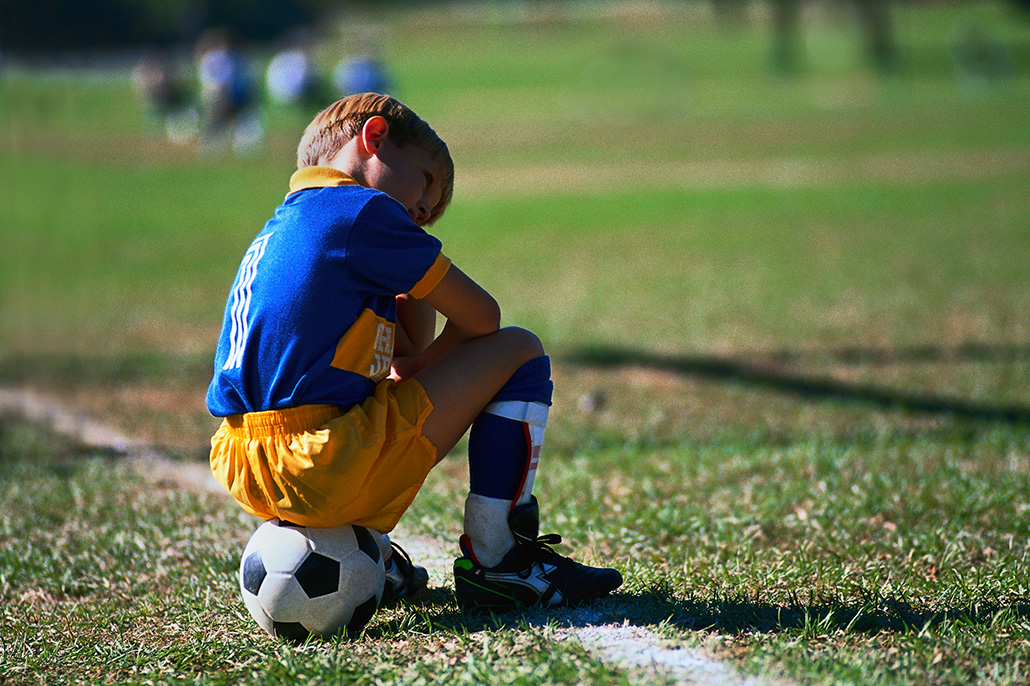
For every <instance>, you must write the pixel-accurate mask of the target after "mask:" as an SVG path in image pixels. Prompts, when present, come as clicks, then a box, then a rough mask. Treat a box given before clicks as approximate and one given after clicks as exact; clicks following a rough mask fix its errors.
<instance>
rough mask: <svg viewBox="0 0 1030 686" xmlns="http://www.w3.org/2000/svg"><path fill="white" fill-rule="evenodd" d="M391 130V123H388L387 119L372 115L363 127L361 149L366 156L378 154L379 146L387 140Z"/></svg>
mask: <svg viewBox="0 0 1030 686" xmlns="http://www.w3.org/2000/svg"><path fill="white" fill-rule="evenodd" d="M389 130H390V125H389V124H387V122H386V119H385V118H383V117H381V116H379V115H376V116H374V117H370V118H369V119H368V121H366V122H365V125H364V126H362V127H361V150H362V152H364V153H365V155H366V156H368V157H372V156H373V155H376V154H378V152H379V146H381V145H382V144H383V141H385V140H386V134H387V133H388V132H389Z"/></svg>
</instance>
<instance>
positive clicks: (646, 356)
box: [561, 345, 1030, 424]
mask: <svg viewBox="0 0 1030 686" xmlns="http://www.w3.org/2000/svg"><path fill="white" fill-rule="evenodd" d="M561 359H562V360H563V361H564V362H566V363H569V364H571V365H576V366H583V367H594V368H617V367H629V366H635V367H644V368H650V369H658V370H661V371H666V372H673V373H676V374H680V375H681V376H686V377H694V378H701V379H714V380H717V381H726V382H728V383H735V384H739V385H742V386H751V387H759V388H766V389H769V390H772V391H776V392H779V393H787V394H790V395H794V396H798V397H801V398H805V399H810V400H826V401H832V402H841V403H861V404H865V405H870V406H874V407H878V408H881V409H885V410H895V411H903V412H911V413H917V414H935V415H947V416H951V417H956V418H961V419H968V420H975V421H984V422H999V423H1006V424H1028V423H1030V406H1026V405H993V404H989V403H977V402H970V401H967V400H963V399H961V398H955V397H946V396H936V395H928V394H918V393H906V392H904V391H899V390H894V389H888V388H883V387H880V386H875V385H872V384H848V383H844V382H842V381H839V380H836V379H831V378H828V377H818V376H806V375H802V374H792V373H786V372H783V371H781V370H776V369H773V368H771V367H772V366H773V365H775V364H785V363H797V362H804V361H806V360H812V359H820V360H830V361H833V362H836V363H839V364H867V365H873V366H875V365H878V364H888V363H890V364H894V363H901V362H922V363H946V362H951V363H955V362H1027V361H1030V346H985V345H966V346H960V347H958V348H953V349H950V348H942V347H934V346H923V347H916V348H908V349H901V350H897V351H891V350H879V349H868V348H857V347H856V348H843V349H841V350H838V351H834V352H831V353H794V352H781V353H777V354H773V355H770V356H768V357H766V358H765V359H766V360H768V361H769V362H771V363H772V364H765V365H762V364H756V363H752V362H748V361H744V360H740V359H736V358H732V357H719V356H714V355H663V354H660V353H655V352H651V351H648V350H634V349H630V348H623V347H618V346H593V347H586V348H581V349H579V350H575V351H572V352H571V353H569V354H566V355H564V356H562V358H561Z"/></svg>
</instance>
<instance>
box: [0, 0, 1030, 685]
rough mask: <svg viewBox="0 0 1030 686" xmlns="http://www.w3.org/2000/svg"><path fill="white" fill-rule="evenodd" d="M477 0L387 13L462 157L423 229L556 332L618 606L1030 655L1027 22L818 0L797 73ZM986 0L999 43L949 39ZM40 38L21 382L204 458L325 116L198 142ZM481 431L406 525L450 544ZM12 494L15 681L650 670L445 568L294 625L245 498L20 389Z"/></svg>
mask: <svg viewBox="0 0 1030 686" xmlns="http://www.w3.org/2000/svg"><path fill="white" fill-rule="evenodd" d="M487 7H488V8H489V7H493V8H494V9H493V10H483V11H481V12H478V13H476V12H467V11H466V12H463V13H457V12H456V11H455V10H448V9H436V10H417V11H416V10H412V11H410V12H408V13H406V14H404V15H398V16H388V17H383V18H381V19H382V21H381V22H380V23H379V30H380V31H381V35H382V36H383V38H384V41H385V44H386V47H387V54H388V55H389V58H390V63H391V66H392V68H393V70H394V74H395V78H396V84H397V94H398V95H399V96H400V97H401V99H403V100H405V101H406V102H408V103H409V104H410V105H412V107H413V108H414V109H415V110H416V111H418V112H419V113H420V114H421V115H423V116H424V117H425V118H426V119H427V120H429V121H430V122H431V123H432V124H433V125H434V126H435V128H436V129H437V130H438V132H440V133H441V135H442V136H443V137H444V138H445V139H446V140H447V141H448V142H449V143H450V146H451V149H452V153H453V155H454V157H455V160H456V163H457V165H458V180H457V186H456V194H455V202H454V205H453V207H452V208H451V210H450V211H449V213H448V215H447V217H446V218H445V219H444V220H443V221H442V222H441V223H440V224H439V225H438V226H437V227H436V229H435V233H437V234H438V235H439V236H440V237H441V238H442V240H443V241H444V243H445V250H446V252H447V254H448V255H450V256H451V257H452V258H453V259H454V260H455V262H456V263H458V264H460V265H461V266H462V267H463V268H464V269H465V270H466V271H468V272H469V273H471V274H472V275H473V276H475V277H476V278H477V279H478V280H479V281H481V282H482V283H483V284H484V285H485V286H486V287H487V288H488V289H489V290H490V291H491V292H493V293H494V294H495V295H496V297H497V298H498V300H499V301H500V303H501V305H502V308H503V309H504V311H505V320H506V323H509V324H519V325H523V326H527V327H529V328H531V329H533V330H535V331H537V332H538V333H539V334H540V335H541V337H542V339H543V340H544V341H545V344H546V345H547V347H548V349H549V352H550V354H551V355H552V358H553V360H554V368H555V381H556V403H555V407H554V409H553V412H552V415H551V417H552V419H551V423H550V425H549V428H548V443H547V448H546V456H545V463H544V465H543V466H542V469H541V472H540V475H539V476H538V481H537V483H538V488H537V492H538V495H539V496H540V498H541V502H542V506H543V515H544V523H543V526H544V528H545V529H546V530H547V531H550V530H552V529H553V530H555V531H558V532H559V533H561V534H562V536H563V537H564V539H565V541H566V543H568V544H569V547H568V548H567V549H564V548H563V549H564V550H565V551H566V552H568V551H573V552H574V553H575V554H576V556H577V557H579V558H581V559H583V560H584V561H587V562H599V561H605V562H608V563H611V564H614V565H615V566H618V567H619V568H620V569H622V570H623V572H624V575H625V577H626V580H627V581H626V584H625V586H624V587H623V588H622V589H620V591H619V593H617V594H616V595H615V596H613V597H612V598H610V599H606V600H604V601H602V602H599V603H597V605H596V607H595V608H594V609H595V610H596V616H597V617H598V620H597V621H598V622H610V623H615V624H621V623H623V622H626V623H628V624H629V625H631V626H639V627H647V628H649V629H651V630H653V631H655V632H656V633H658V634H659V635H661V636H662V637H663V638H664V639H665V640H666V641H667V642H668V643H669V645H674V646H675V645H682V646H702V647H704V648H706V649H708V650H711V651H713V652H714V653H715V654H717V655H718V656H720V657H721V658H723V659H725V660H727V661H729V662H730V663H731V664H733V665H735V666H736V667H737V668H739V669H740V670H742V671H743V672H745V673H749V674H765V675H768V674H773V675H779V676H782V677H784V678H787V679H789V680H791V681H793V682H794V683H799V684H824V683H825V684H830V683H852V684H870V683H876V684H965V683H982V684H1021V683H1027V682H1028V681H1030V557H1028V554H1027V545H1028V538H1030V533H1028V532H1030V478H1028V473H1030V434H1028V431H1027V427H1028V424H1030V401H1028V400H1027V397H1028V394H1030V318H1028V317H1027V313H1028V312H1030V271H1028V269H1027V264H1028V257H1030V105H1028V103H1030V20H1027V19H1023V20H1019V18H1018V17H1015V16H1014V15H1013V14H1012V12H1011V10H1010V9H1009V7H1008V6H1007V5H997V4H993V3H989V2H983V3H969V4H960V3H955V4H935V5H926V6H914V7H899V8H898V9H897V12H896V15H895V19H896V25H895V30H896V35H897V40H898V44H899V50H900V69H899V71H898V73H896V74H892V75H889V76H877V75H876V74H875V73H873V72H872V71H870V70H869V69H867V68H865V66H864V65H863V64H862V62H861V60H860V46H859V42H858V40H857V36H856V35H855V34H854V32H853V31H852V29H851V28H849V25H848V24H847V23H846V22H843V23H842V22H841V21H840V20H839V19H835V18H834V17H832V16H821V15H820V16H813V17H811V18H810V20H809V22H808V23H807V24H806V34H805V35H806V38H805V47H806V49H807V50H808V55H809V56H810V63H809V65H808V66H807V68H806V69H805V71H804V73H803V74H802V75H800V76H798V77H795V78H786V77H780V76H777V75H775V74H773V73H772V72H771V71H770V70H769V69H768V66H767V65H768V60H767V54H768V45H769V38H768V36H767V35H766V34H765V32H764V31H759V30H757V29H747V28H743V29H740V30H739V31H738V32H735V33H725V32H719V31H716V30H714V29H713V27H712V25H711V21H710V18H709V17H708V16H707V14H706V13H705V11H704V10H703V7H702V6H701V5H697V6H694V5H690V4H686V5H682V4H671V3H670V4H661V3H634V4H632V5H626V4H622V5H616V4H611V5H609V4H604V3H587V4H582V5H580V4H566V5H557V4H556V5H553V6H551V5H544V6H543V7H545V8H549V9H548V11H545V12H543V14H542V16H539V17H537V18H535V19H529V18H527V17H526V16H524V15H522V14H519V13H517V12H515V11H512V10H501V9H498V8H497V6H487ZM969 27H979V28H980V29H982V30H984V31H986V32H988V33H989V34H990V35H993V36H994V37H995V39H996V41H997V42H998V44H1000V45H1002V46H1004V47H1005V48H1006V50H1007V55H1008V58H1009V62H1008V65H1009V66H1008V74H1007V76H1004V77H997V78H992V79H981V78H976V77H975V76H973V75H970V74H968V73H963V72H962V71H961V70H960V69H959V68H958V65H957V63H956V59H955V56H954V47H955V45H956V43H957V41H959V40H960V39H961V37H962V36H964V35H967V31H968V29H969ZM455 31H457V32H458V33H459V34H460V36H461V40H460V41H455V40H454V35H455V33H454V32H455ZM322 57H323V58H324V60H325V61H326V64H329V63H331V61H333V60H334V59H335V58H336V57H338V55H335V54H334V53H333V51H332V49H331V48H330V47H326V48H325V52H324V54H323V55H322ZM39 77H40V75H39V74H38V73H37V72H34V71H32V70H29V69H24V68H11V69H8V70H7V71H4V72H0V122H2V124H0V182H2V183H0V239H2V241H3V244H4V246H5V247H4V249H2V250H0V384H2V385H3V386H6V387H30V388H33V389H35V390H38V391H41V392H45V393H50V394H52V395H53V396H54V397H55V398H59V399H60V400H61V401H62V402H65V403H69V404H73V405H75V406H77V407H78V408H80V409H81V410H82V411H83V412H86V413H89V414H90V415H91V416H93V417H96V418H98V419H99V420H101V421H104V422H108V423H111V424H113V425H115V426H117V427H118V428H119V429H120V430H121V431H123V432H126V433H129V434H131V435H134V436H139V437H141V439H143V440H146V441H148V442H151V443H153V444H154V445H155V446H157V447H158V448H159V449H160V450H161V451H162V452H163V453H165V454H167V455H170V456H173V457H174V458H175V459H177V460H181V461H183V462H186V463H191V464H192V463H197V462H201V461H203V460H204V458H205V456H206V441H207V438H208V436H209V435H210V433H211V432H212V431H213V429H214V426H215V422H214V421H213V420H212V419H211V418H210V417H209V416H208V415H207V413H206V411H205V409H204V405H203V395H204V391H205V385H206V382H207V380H208V377H209V374H210V360H211V357H212V355H213V349H214V344H215V340H216V338H217V334H218V326H219V324H220V321H221V311H222V307H223V304H224V299H225V296H226V293H227V291H228V288H229V285H230V280H231V278H232V275H233V273H234V271H235V268H236V265H237V263H238V261H239V258H240V256H241V255H242V253H243V251H244V250H245V249H246V247H247V245H248V243H249V242H250V239H251V238H252V236H253V234H254V233H256V231H257V230H258V228H259V227H260V226H261V224H262V223H263V222H264V221H265V219H266V218H267V216H268V214H269V213H270V212H271V210H272V209H273V208H274V206H275V205H276V204H277V203H278V202H279V200H280V199H281V197H282V195H283V194H284V192H285V189H286V181H287V178H288V175H289V174H290V172H291V171H292V162H291V161H292V159H293V149H294V147H295V145H296V140H297V138H298V136H299V132H300V130H301V129H302V128H303V126H304V124H305V123H306V121H307V119H308V118H309V116H310V114H311V113H297V112H285V111H270V112H268V113H267V117H266V126H267V140H266V142H265V146H264V149H263V150H262V151H261V152H259V153H257V154H254V155H251V156H247V157H233V156H224V157H200V158H198V156H197V155H196V154H195V152H194V151H192V150H189V149H183V148H178V147H175V146H173V145H171V144H169V143H167V142H165V140H164V139H163V137H162V135H161V133H160V131H159V130H158V129H157V128H156V127H155V125H154V124H153V123H152V122H148V121H147V120H146V118H145V117H144V116H143V114H142V113H141V112H140V110H139V108H138V107H137V106H136V104H135V103H134V102H133V99H132V93H131V89H130V87H129V83H128V80H127V78H126V74H124V73H121V72H119V73H117V74H113V75H112V74H96V73H81V72H68V71H56V72H53V73H47V74H44V75H42V77H41V78H39ZM459 452H460V450H459ZM463 462H464V458H463V456H462V455H460V454H459V455H456V456H455V457H454V458H453V459H452V460H449V461H448V462H446V463H445V464H444V465H443V466H442V467H441V468H440V469H439V470H438V471H437V472H436V473H434V474H433V475H432V476H431V477H430V479H429V481H428V483H427V487H426V488H425V489H424V491H423V493H422V494H420V496H419V498H418V500H417V501H416V502H415V505H414V506H413V508H412V511H411V512H410V513H409V514H408V516H407V517H406V523H405V526H406V527H407V529H408V530H409V531H412V532H415V533H418V534H422V535H428V536H436V537H439V538H440V539H441V545H445V546H452V547H454V543H453V540H454V539H455V538H456V536H457V534H458V533H459V531H460V525H461V523H460V512H461V503H462V499H463V495H464V492H465V490H464V486H463V485H462V484H463V483H465V479H466V478H467V470H466V467H465V465H464V464H463ZM0 503H2V504H3V507H2V512H0V683H3V684H4V686H6V685H7V684H8V683H10V684H15V683H19V684H20V683H53V682H78V683H92V682H102V681H110V682H116V683H153V682H159V683H186V682H189V683H193V682H203V683H227V684H228V683H232V684H238V683H291V684H292V683H298V682H305V683H319V682H323V681H339V682H354V683H386V682H394V683H397V682H404V683H448V684H451V683H495V682H503V683H525V684H529V683H534V684H535V683H605V684H607V683H624V682H634V681H635V680H636V679H637V678H642V677H640V675H638V674H635V673H634V672H633V671H632V670H630V671H626V670H624V669H622V668H621V667H617V666H613V665H612V664H609V663H607V662H604V661H602V660H599V659H598V658H597V657H596V656H595V655H593V654H591V653H589V652H588V651H586V650H585V649H584V648H583V647H581V646H579V645H578V644H576V643H575V642H570V641H563V640H555V636H556V632H558V631H559V630H560V629H561V628H562V621H563V620H562V619H561V618H560V617H559V618H550V619H548V616H547V615H546V614H543V613H539V612H535V611H534V612H527V613H514V614H510V615H504V616H501V617H497V618H491V619H484V618H477V617H472V616H469V615H465V614H462V613H461V612H459V611H458V609H457V605H456V604H455V603H454V599H453V595H452V592H451V589H450V588H449V587H441V588H438V589H436V590H435V592H434V594H433V595H432V596H431V598H430V599H429V602H428V603H427V604H425V605H423V606H419V607H405V608H400V609H396V610H391V611H387V612H383V613H380V614H379V615H377V616H376V618H375V619H373V621H372V623H371V624H370V625H369V628H368V630H367V632H366V635H365V636H363V637H362V638H361V639H359V640H356V641H347V640H341V641H337V642H330V643H325V644H318V643H316V644H311V645H305V646H300V647H294V646H289V645H285V644H280V643H278V642H276V641H273V640H272V639H269V638H267V637H266V636H265V635H264V634H263V633H261V631H260V629H258V627H257V626H256V625H255V624H254V623H253V622H252V621H251V620H250V618H249V617H248V616H247V615H246V613H245V610H244V608H243V606H242V603H241V602H240V601H239V597H238V590H237V587H236V581H235V578H234V570H235V568H236V566H237V564H238V556H239V553H240V552H241V551H242V547H243V544H244V542H245V541H246V539H247V537H248V536H249V534H250V532H251V531H252V530H253V527H254V525H255V523H254V522H253V521H251V520H250V519H249V518H247V517H246V516H244V515H243V514H241V513H240V512H238V511H237V508H236V507H235V506H234V505H232V504H230V503H228V502H226V500H225V499H224V498H221V497H218V496H214V495H211V494H209V493H203V492H193V491H190V490H188V489H183V488H180V487H178V486H177V485H176V484H175V483H173V482H161V481H159V482H157V483H155V482H153V481H148V480H146V479H144V478H143V477H141V476H140V475H139V474H138V473H137V472H135V471H134V470H132V469H130V468H129V467H128V466H127V465H125V464H124V463H123V462H122V461H120V460H119V459H118V458H117V456H115V455H111V454H108V453H104V452H102V451H96V450H90V449H85V448H83V447H82V446H76V445H74V444H71V443H69V442H67V441H64V440H62V439H60V438H58V437H56V436H54V435H51V434H49V433H47V432H44V431H41V430H40V429H39V428H38V427H33V426H31V425H28V424H26V423H23V422H19V421H16V420H14V419H12V418H10V417H6V418H3V419H0ZM657 679H658V678H657V677H649V678H648V680H649V681H655V680H657Z"/></svg>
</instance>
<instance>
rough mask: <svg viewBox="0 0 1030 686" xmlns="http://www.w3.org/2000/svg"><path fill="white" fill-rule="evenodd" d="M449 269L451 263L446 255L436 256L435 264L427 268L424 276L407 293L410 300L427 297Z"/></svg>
mask: <svg viewBox="0 0 1030 686" xmlns="http://www.w3.org/2000/svg"><path fill="white" fill-rule="evenodd" d="M450 268H451V261H450V260H449V259H448V258H447V256H446V255H444V254H443V253H440V254H439V255H437V256H436V262H433V266H431V267H430V268H429V270H428V271H427V272H426V275H425V276H423V277H422V278H421V279H419V282H418V283H416V284H415V285H414V286H413V287H412V288H411V290H410V291H409V292H408V295H410V296H411V297H412V298H417V299H419V300H421V299H422V298H424V297H426V296H427V295H429V292H430V291H432V290H433V289H434V288H436V285H437V284H438V283H440V281H441V280H442V279H443V277H444V276H445V275H446V274H447V270H448V269H450Z"/></svg>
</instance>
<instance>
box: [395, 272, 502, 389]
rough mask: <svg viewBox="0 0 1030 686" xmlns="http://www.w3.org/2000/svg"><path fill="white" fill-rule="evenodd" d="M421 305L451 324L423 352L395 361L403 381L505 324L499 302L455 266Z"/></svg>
mask: <svg viewBox="0 0 1030 686" xmlns="http://www.w3.org/2000/svg"><path fill="white" fill-rule="evenodd" d="M421 303H424V304H426V305H428V306H430V307H431V308H433V309H434V310H435V311H437V312H439V313H440V314H442V315H443V316H444V317H446V318H447V322H446V323H445V324H444V327H443V330H442V331H441V332H440V335H439V336H437V337H436V339H435V340H433V342H432V343H430V344H429V345H428V346H427V347H426V348H425V349H424V350H422V351H421V353H419V354H416V355H412V356H410V357H406V358H402V359H398V358H395V359H394V372H395V375H396V376H398V377H399V378H402V379H405V378H408V377H410V376H413V375H414V374H416V373H417V372H418V371H420V370H422V369H424V368H425V367H426V366H428V365H429V364H431V363H432V362H434V361H435V360H437V359H438V358H439V357H440V356H442V355H443V354H444V353H446V352H447V351H449V350H451V349H452V348H454V347H455V346H457V345H459V344H460V343H463V342H465V341H467V340H471V339H473V338H479V337H480V336H486V335H488V334H491V333H494V332H495V331H497V330H498V329H499V328H500V325H501V309H500V307H499V306H498V305H497V301H496V300H494V298H493V296H491V295H490V294H489V293H487V292H486V290H484V289H483V287H482V286H480V285H479V284H477V283H476V282H475V281H473V280H472V279H470V278H469V277H468V276H467V275H466V274H465V273H464V272H462V271H461V270H460V269H458V267H456V266H455V265H453V264H452V265H451V267H450V269H448V270H447V274H446V275H445V276H444V277H443V279H441V280H440V283H438V284H437V285H436V287H435V288H433V290H431V291H430V292H429V293H428V294H427V295H426V296H425V298H423V299H422V300H421ZM398 305H400V303H399V302H398ZM398 316H400V311H399V310H398ZM413 342H414V341H413Z"/></svg>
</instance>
